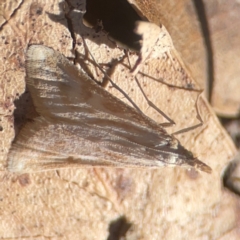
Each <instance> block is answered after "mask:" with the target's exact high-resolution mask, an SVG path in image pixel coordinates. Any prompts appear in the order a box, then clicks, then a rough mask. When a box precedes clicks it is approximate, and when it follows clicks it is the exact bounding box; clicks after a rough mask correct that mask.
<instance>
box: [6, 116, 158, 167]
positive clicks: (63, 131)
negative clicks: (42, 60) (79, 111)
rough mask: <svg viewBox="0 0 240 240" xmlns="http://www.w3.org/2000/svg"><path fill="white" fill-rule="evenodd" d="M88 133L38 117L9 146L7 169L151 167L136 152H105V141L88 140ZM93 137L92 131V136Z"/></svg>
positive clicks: (127, 149) (81, 127) (83, 128)
mask: <svg viewBox="0 0 240 240" xmlns="http://www.w3.org/2000/svg"><path fill="white" fill-rule="evenodd" d="M91 131H92V130H91V129H88V128H87V126H86V125H83V126H81V125H80V126H76V127H73V126H71V125H70V126H69V125H66V124H61V123H58V124H52V123H50V122H49V121H47V120H45V119H44V118H42V117H37V118H35V119H34V120H33V121H31V122H29V123H27V124H25V126H24V127H23V128H22V129H21V131H20V133H19V135H18V136H17V138H16V139H15V141H14V143H13V144H12V147H11V149H10V151H9V155H8V169H9V170H10V171H12V172H32V171H43V170H49V169H58V168H66V167H74V166H78V167H86V166H101V167H104V166H111V167H113V166H116V167H137V166H138V167H141V166H142V167H143V166H146V165H148V166H149V167H151V166H152V165H153V162H152V163H151V161H150V160H151V157H149V159H148V160H145V159H142V160H141V159H139V156H141V155H139V152H138V150H136V155H137V156H134V152H133V151H132V150H131V149H129V148H128V147H127V146H126V148H124V146H121V145H119V144H117V145H115V144H112V148H118V150H119V151H116V149H115V151H111V150H109V149H108V150H107V149H105V148H104V146H103V145H104V141H102V142H100V143H99V142H98V141H97V142H94V141H92V140H88V139H87V138H86V134H87V135H88V136H90V135H91V134H90V133H89V132H91ZM78 133H80V134H78ZM95 133H96V132H95V131H93V134H95ZM98 134H99V133H98ZM99 137H100V136H98V138H99ZM108 137H109V136H108ZM105 140H106V141H107V142H108V140H107V139H105ZM113 141H114V136H113ZM124 142H125V141H124ZM130 144H131V143H130ZM119 146H120V149H119ZM124 150H125V151H130V152H131V154H132V156H131V155H130V153H129V155H128V153H126V154H122V153H121V152H122V151H124ZM143 157H144V156H143ZM152 160H154V158H153V159H152Z"/></svg>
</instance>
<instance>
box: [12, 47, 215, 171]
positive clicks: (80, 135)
mask: <svg viewBox="0 0 240 240" xmlns="http://www.w3.org/2000/svg"><path fill="white" fill-rule="evenodd" d="M26 81H27V86H28V89H29V91H30V94H31V96H32V98H33V103H34V106H35V107H36V111H37V112H38V114H39V116H38V117H36V118H34V119H33V121H31V122H28V123H26V124H25V126H23V128H22V129H21V130H20V132H19V134H18V136H17V137H16V138H15V140H14V142H13V144H12V147H11V148H10V151H9V155H8V169H9V170H10V171H12V172H32V171H43V170H49V169H58V168H62V167H85V166H99V167H133V168H136V167H137V168H138V167H149V168H158V167H161V166H177V165H179V166H185V167H194V168H197V169H199V170H201V171H205V172H208V173H210V172H211V168H210V167H209V166H207V165H206V164H204V163H203V162H201V161H200V160H198V159H197V158H195V157H193V155H192V153H191V152H189V151H188V150H186V149H185V148H184V147H183V146H182V145H181V144H180V143H179V141H178V140H177V139H176V138H175V137H174V136H171V135H169V134H168V133H167V132H166V130H165V129H164V128H162V127H161V126H160V125H159V124H157V123H156V122H154V121H153V120H152V119H150V118H148V117H147V116H145V115H144V114H142V113H140V112H139V111H137V110H136V109H134V108H132V107H130V106H128V105H127V104H125V103H124V102H122V101H121V100H119V99H118V98H116V97H114V96H113V95H111V94H110V93H109V92H107V91H106V90H104V89H103V88H102V87H101V86H99V85H98V84H97V83H95V82H94V81H93V80H92V79H91V78H90V77H88V76H87V75H86V74H85V73H84V72H83V71H81V70H79V69H78V68H77V67H76V66H75V65H73V64H72V63H71V62H70V61H69V60H68V59H67V58H65V57H64V56H63V55H61V54H60V53H59V52H56V51H54V50H53V49H51V48H48V47H46V46H41V45H32V46H30V47H29V49H28V50H27V56H26Z"/></svg>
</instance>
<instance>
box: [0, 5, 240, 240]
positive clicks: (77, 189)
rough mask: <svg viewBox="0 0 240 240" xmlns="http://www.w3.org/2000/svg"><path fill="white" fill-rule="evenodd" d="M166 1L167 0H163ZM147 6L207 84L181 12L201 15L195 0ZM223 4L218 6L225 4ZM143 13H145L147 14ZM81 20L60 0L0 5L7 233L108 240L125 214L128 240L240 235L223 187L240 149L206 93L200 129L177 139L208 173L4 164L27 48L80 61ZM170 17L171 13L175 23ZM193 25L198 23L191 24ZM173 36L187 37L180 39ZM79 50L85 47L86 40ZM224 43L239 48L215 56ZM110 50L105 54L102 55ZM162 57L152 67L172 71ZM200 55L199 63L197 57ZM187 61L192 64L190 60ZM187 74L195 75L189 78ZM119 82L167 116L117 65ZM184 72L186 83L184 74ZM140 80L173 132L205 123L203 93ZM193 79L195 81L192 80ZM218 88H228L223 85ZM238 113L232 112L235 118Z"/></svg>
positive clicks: (3, 226)
mask: <svg viewBox="0 0 240 240" xmlns="http://www.w3.org/2000/svg"><path fill="white" fill-rule="evenodd" d="M161 2H163V1H159V2H157V3H159V4H161ZM178 2H179V1H178ZM146 3H147V2H146V1H140V0H139V1H138V4H139V5H140V4H144V6H145V7H146V6H148V7H149V12H151V13H152V15H151V16H148V18H149V19H150V20H152V21H154V22H157V23H159V22H162V23H163V24H164V25H166V27H167V29H168V30H169V32H170V34H171V35H172V39H173V42H174V44H175V45H176V46H177V49H178V50H179V51H180V54H181V55H182V56H183V60H184V62H185V63H186V64H187V67H188V68H190V69H191V65H189V62H191V63H192V65H194V68H193V69H192V71H191V74H192V76H194V77H195V78H196V79H197V82H198V83H199V84H200V85H201V86H204V85H205V75H204V74H205V73H204V69H205V66H204V61H205V60H201V57H200V56H199V57H194V56H197V55H198V53H201V52H202V51H203V50H201V48H200V47H201V42H202V39H201V36H200V34H199V33H198V32H197V29H198V28H194V27H192V28H193V29H194V33H191V27H188V26H186V27H185V25H184V23H182V24H181V19H183V18H181V16H185V17H186V18H187V19H190V18H191V19H192V18H193V19H196V18H195V17H194V8H193V5H192V3H191V2H190V1H187V0H186V1H181V4H180V3H179V4H176V2H175V3H174V1H169V4H170V3H171V8H169V9H172V11H170V10H166V11H165V10H164V8H162V6H165V5H166V4H162V6H161V5H160V6H159V8H157V7H156V6H158V5H156V2H154V1H151V2H150V1H149V2H148V5H146ZM235 3H236V4H237V2H235ZM218 4H220V3H218ZM219 6H220V7H219V8H220V9H221V5H219ZM236 6H238V5H236ZM154 9H155V12H154V11H153V10H154ZM159 9H161V11H162V12H161V14H160V13H159V12H158V11H160V10H159ZM208 9H209V8H208ZM224 9H226V8H224ZM233 9H235V8H233ZM173 10H174V11H173ZM165 13H168V14H169V15H168V14H165ZM170 13H172V15H170ZM143 15H148V12H144V13H143ZM215 16H217V14H216V15H215ZM222 16H223V15H221V17H222ZM71 17H73V18H71ZM74 17H75V15H74V16H73V15H71V14H70V8H69V5H68V4H67V3H66V2H63V1H51V2H50V3H46V1H41V0H39V1H30V0H26V1H2V2H1V3H0V24H1V28H0V52H1V58H0V61H1V64H0V72H1V74H0V76H1V79H0V114H1V115H0V120H1V122H0V123H1V126H2V131H0V144H1V145H0V152H1V156H0V160H1V169H2V172H1V176H0V179H1V193H0V237H1V238H2V239H107V238H108V237H109V236H111V234H110V233H109V228H110V225H111V223H112V222H113V221H116V220H117V219H119V218H120V217H121V216H125V217H126V219H127V221H128V222H129V223H130V224H131V225H132V227H131V229H130V230H129V231H127V233H126V235H125V238H124V239H129V240H130V239H239V232H238V222H239V217H238V216H239V200H238V198H237V197H236V196H234V195H232V194H231V193H230V192H228V191H226V190H224V189H223V188H222V186H221V174H222V171H223V169H224V167H225V166H226V165H227V163H228V162H229V160H230V159H231V158H232V157H233V156H234V154H235V152H236V149H235V147H234V145H233V143H232V141H231V139H230V138H229V136H228V135H227V134H226V132H225V130H224V129H223V128H222V127H221V125H220V124H219V122H218V120H217V118H216V116H215V114H214V112H213V111H212V109H211V108H210V107H209V105H208V103H207V102H206V100H205V99H204V98H200V100H199V111H200V113H201V116H202V118H203V121H204V125H203V126H202V127H200V128H198V129H196V130H195V131H191V132H187V133H185V134H182V135H179V136H178V139H179V140H180V141H181V143H182V144H183V145H184V146H185V147H186V148H187V149H189V150H191V151H192V152H193V153H194V155H196V156H197V157H198V158H199V159H201V160H202V161H204V162H205V163H206V164H208V165H209V166H211V168H212V169H213V172H212V174H211V175H209V174H205V173H198V172H196V171H194V170H190V171H189V170H186V169H181V168H161V169H158V170H149V169H136V170H131V169H66V170H57V171H48V172H43V173H34V174H23V175H20V176H19V175H16V174H12V173H9V172H8V171H7V170H6V168H5V167H6V158H7V152H8V149H9V146H10V144H11V141H12V139H13V137H14V122H13V116H12V114H13V110H14V104H13V100H14V99H16V98H18V96H20V95H21V94H22V93H23V92H24V89H25V79H24V76H25V68H24V60H25V55H24V54H25V51H26V49H27V46H28V44H32V43H41V44H44V45H47V46H50V47H53V48H54V49H55V50H59V51H60V52H62V53H63V54H64V55H65V56H67V57H72V58H74V57H76V55H75V54H76V51H73V49H72V40H73V39H72V36H73V34H74V33H73V31H72V30H73V29H76V28H77V26H76V24H77V23H78V21H79V19H78V18H74ZM167 17H170V19H171V21H169V20H168V19H167ZM224 17H225V16H224ZM165 18H166V19H165ZM222 18H223V17H222ZM74 19H75V20H77V21H76V22H74V21H73V24H72V25H71V24H70V23H69V21H70V20H74ZM224 19H225V18H224ZM226 19H228V17H227V16H226ZM212 21H213V20H212ZM224 21H225V20H224ZM185 22H189V21H187V20H185ZM190 23H193V24H197V23H196V22H195V21H194V20H191V21H190ZM178 24H179V25H178ZM172 29H173V30H174V29H175V30H176V31H172ZM228 29H230V28H228ZM176 33H180V34H181V35H182V36H183V37H182V38H179V37H178V35H175V34H176ZM185 34H186V35H185ZM223 35H224V34H223ZM226 35H227V36H229V34H226ZM216 38H217V37H216ZM76 39H77V40H79V43H81V37H80V36H76ZM221 40H222V38H221ZM104 41H105V42H104ZM185 41H187V42H185ZM87 43H88V45H89V48H90V50H91V52H93V53H95V57H96V60H97V61H98V62H101V61H110V60H111V56H116V55H117V54H122V52H121V50H119V49H117V48H116V46H115V47H114V46H110V45H109V44H110V43H109V42H108V41H107V40H106V38H104V37H103V39H102V44H101V45H99V44H98V43H94V42H92V41H91V40H87ZM104 43H105V44H104ZM199 43H200V44H199ZM195 45H196V46H200V47H199V48H198V47H196V46H195ZM181 46H185V47H182V48H183V49H184V51H185V52H184V51H183V52H181ZM186 46H187V47H186ZM192 46H193V47H192ZM220 46H221V45H220ZM231 46H232V45H231ZM219 48H220V47H219ZM236 48H237V46H236ZM77 49H78V50H79V51H80V53H84V49H83V48H82V47H81V46H80V45H78V48H77ZM215 49H217V48H216V47H215ZM220 49H221V48H220ZM225 49H230V50H226V51H234V50H231V49H232V48H227V47H223V50H222V51H220V52H219V53H218V55H225V52H224V51H225ZM81 51H82V52H81ZM236 51H237V50H236ZM106 52H107V53H108V54H106ZM99 53H100V54H99ZM109 54H110V55H109ZM111 54H113V55H111ZM114 54H116V55H114ZM172 54H174V52H173V53H172ZM97 55H99V58H97ZM105 55H106V56H107V57H108V58H106V59H105V58H101V57H103V56H105ZM159 57H160V60H159V62H157V63H156V61H155V60H149V63H148V66H152V65H153V64H159V69H160V70H163V68H164V67H166V66H167V67H168V66H170V68H171V64H169V59H168V58H166V57H165V55H164V54H163V55H162V56H159ZM194 58H195V59H197V60H193V59H194ZM109 59H110V60H109ZM229 65H230V66H231V69H234V67H233V65H231V64H229ZM223 66H227V65H226V64H224V65H223ZM167 67H166V68H167ZM182 67H183V68H184V69H185V66H184V65H182ZM146 68H147V67H146ZM145 70H146V69H145ZM185 70H186V69H185ZM146 71H147V70H146ZM93 74H95V73H94V72H93ZM169 74H170V75H169V76H170V77H169V79H170V80H169V81H171V79H172V81H173V82H174V76H176V75H175V74H176V73H175V72H174V71H173V72H170V73H169ZM171 74H172V75H171ZM171 76H172V77H171ZM188 77H189V78H190V75H189V74H188ZM113 78H114V80H115V81H116V82H117V83H118V84H119V85H121V87H122V88H123V89H125V90H126V91H127V92H128V93H129V94H130V95H131V97H132V98H133V99H134V100H135V102H136V103H137V104H138V105H139V106H140V107H142V109H143V111H145V112H146V114H148V115H149V116H150V117H152V118H153V119H154V120H156V121H158V122H162V121H163V118H162V117H161V116H159V115H158V114H156V113H155V112H154V111H152V110H151V109H149V108H148V106H147V105H146V103H145V102H144V101H143V98H142V95H141V94H140V93H139V90H137V87H136V86H135V85H134V83H133V82H132V81H128V79H127V78H125V75H124V77H123V76H122V75H121V74H119V73H118V72H117V71H116V73H115V75H113ZM179 78H180V79H181V76H179ZM143 81H145V83H144V87H145V88H144V90H145V91H146V92H147V94H148V96H150V97H151V98H152V99H151V100H152V101H153V102H154V103H155V104H156V105H157V106H158V107H159V108H160V109H161V110H163V111H164V112H166V113H167V114H168V115H169V116H170V117H171V118H172V119H173V120H174V121H175V122H176V123H177V124H176V126H175V127H174V128H172V129H171V128H170V129H169V132H172V131H175V130H179V129H182V128H185V127H188V126H189V125H190V126H191V125H193V124H195V123H197V122H198V120H197V119H196V109H195V106H194V104H195V101H196V98H197V93H194V92H188V91H186V90H179V89H171V90H170V89H168V88H167V87H166V86H164V85H162V84H160V83H149V81H150V79H143ZM191 81H192V83H193V84H194V83H195V82H194V80H193V79H191ZM219 81H220V80H219ZM219 84H220V83H219ZM221 84H224V82H223V83H222V82H221ZM107 89H109V88H107ZM221 89H222V90H221V91H224V92H228V91H225V88H224V87H223V88H221ZM223 89H224V90H223ZM234 89H236V88H234ZM130 90H131V91H130ZM229 91H230V90H229ZM113 92H115V91H113ZM115 94H117V93H115ZM214 94H215V93H214ZM214 94H213V99H214ZM216 94H219V95H220V96H221V97H222V94H221V93H219V92H218V93H216ZM231 95H232V96H233V95H234V93H232V94H231ZM27 101H29V96H28V93H26V94H25V98H23V100H22V101H21V102H20V103H18V104H19V109H20V110H21V111H20V113H18V114H19V115H17V116H18V117H19V118H18V119H17V120H18V121H19V122H21V121H22V120H24V119H25V118H26V116H25V115H24V114H21V113H24V111H25V108H27V107H28V105H29V102H27ZM222 101H223V102H226V101H225V100H222ZM179 105H180V106H181V108H179ZM216 106H217V105H216ZM216 108H218V109H220V108H221V107H219V106H217V107H216ZM227 108H228V107H227ZM233 109H235V108H234V107H233ZM221 111H222V110H221ZM234 111H235V110H233V111H231V114H232V113H234ZM28 114H29V113H28ZM122 222H124V221H122ZM120 223H121V221H120ZM119 228H120V229H121V228H123V227H119ZM113 239H114V238H113ZM115 239H116V238H115Z"/></svg>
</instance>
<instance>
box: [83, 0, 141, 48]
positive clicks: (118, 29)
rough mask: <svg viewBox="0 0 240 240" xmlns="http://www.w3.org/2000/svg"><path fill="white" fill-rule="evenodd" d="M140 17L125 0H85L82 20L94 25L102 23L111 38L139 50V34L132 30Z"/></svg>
mask: <svg viewBox="0 0 240 240" xmlns="http://www.w3.org/2000/svg"><path fill="white" fill-rule="evenodd" d="M140 20H142V18H141V17H140V16H139V15H138V14H137V12H136V11H135V10H134V9H133V7H132V6H131V4H129V3H128V1H126V0H87V1H86V13H85V15H84V21H86V22H87V23H88V24H89V25H91V26H93V27H95V26H97V25H99V23H101V24H102V26H103V29H104V30H105V31H106V32H107V33H108V34H109V36H110V37H111V38H113V39H114V40H116V41H117V42H119V43H121V44H123V45H124V46H127V47H128V48H130V49H132V50H135V51H139V50H140V42H139V41H140V40H141V36H140V35H138V34H136V33H135V32H134V29H135V24H136V21H140Z"/></svg>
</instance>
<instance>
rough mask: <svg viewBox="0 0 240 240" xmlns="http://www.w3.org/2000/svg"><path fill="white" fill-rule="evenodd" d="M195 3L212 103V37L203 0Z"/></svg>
mask: <svg viewBox="0 0 240 240" xmlns="http://www.w3.org/2000/svg"><path fill="white" fill-rule="evenodd" d="M193 3H194V5H195V9H196V13H197V16H198V19H199V21H200V27H201V31H202V35H203V39H204V44H205V47H206V56H207V83H208V89H207V90H208V91H207V98H208V100H209V101H211V98H212V91H213V83H214V58H213V48H212V42H211V36H210V31H209V24H208V20H207V14H206V10H205V6H204V2H203V0H193Z"/></svg>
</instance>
